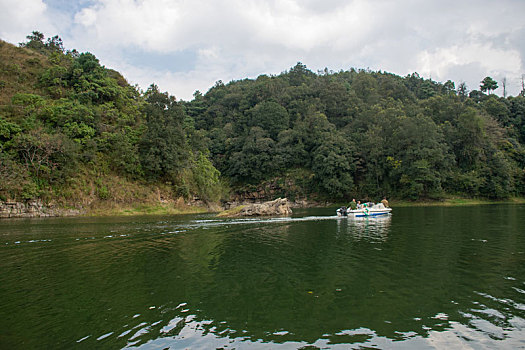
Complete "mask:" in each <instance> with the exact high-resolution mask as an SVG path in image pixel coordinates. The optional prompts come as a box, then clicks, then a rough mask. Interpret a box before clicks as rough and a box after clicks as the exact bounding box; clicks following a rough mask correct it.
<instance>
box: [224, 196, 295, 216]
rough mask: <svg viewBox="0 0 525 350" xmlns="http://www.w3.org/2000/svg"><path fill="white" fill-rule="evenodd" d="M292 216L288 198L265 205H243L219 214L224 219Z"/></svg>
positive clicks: (265, 203)
mask: <svg viewBox="0 0 525 350" xmlns="http://www.w3.org/2000/svg"><path fill="white" fill-rule="evenodd" d="M291 214H292V209H291V208H290V203H289V202H288V199H286V198H277V199H275V200H273V201H269V202H264V203H253V204H246V205H241V206H238V207H236V208H233V209H230V210H226V211H224V212H222V213H220V214H219V216H222V217H238V216H270V215H278V216H288V215H291Z"/></svg>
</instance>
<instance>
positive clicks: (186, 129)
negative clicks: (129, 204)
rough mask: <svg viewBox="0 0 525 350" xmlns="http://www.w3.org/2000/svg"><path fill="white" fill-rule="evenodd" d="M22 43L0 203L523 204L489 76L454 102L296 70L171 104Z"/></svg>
mask: <svg viewBox="0 0 525 350" xmlns="http://www.w3.org/2000/svg"><path fill="white" fill-rule="evenodd" d="M27 39H28V40H27V42H25V43H22V44H20V47H15V46H13V45H11V44H8V43H6V42H2V41H0V55H1V60H0V199H31V198H37V197H38V198H43V199H44V200H60V201H63V202H64V203H75V201H78V200H79V198H86V197H89V198H92V199H96V200H98V201H104V200H123V201H125V200H140V198H141V196H142V197H147V196H148V193H149V192H152V191H153V188H156V189H157V190H159V189H160V190H161V191H162V194H163V196H171V197H173V198H177V197H182V198H186V199H189V198H195V197H198V198H201V199H203V200H205V201H208V202H213V201H215V202H216V201H219V200H221V199H224V200H226V199H228V198H229V197H230V196H231V195H234V194H236V193H237V194H248V193H253V192H258V193H262V195H261V196H262V197H263V198H264V197H266V198H268V199H271V198H270V197H275V196H287V197H289V198H291V199H299V198H301V199H302V198H308V199H317V200H343V199H348V198H349V197H350V196H356V197H360V198H372V199H373V198H376V199H377V197H379V196H382V195H387V196H389V197H394V198H406V199H423V198H424V199H427V198H430V199H439V198H442V197H443V196H445V195H450V194H452V195H460V196H467V197H484V198H492V199H500V198H507V197H511V196H523V195H524V194H525V148H524V147H523V145H524V144H525V96H524V92H525V91H522V92H521V94H520V96H516V97H507V98H502V97H498V96H496V95H494V94H492V93H491V92H492V91H493V90H495V89H496V88H497V82H496V81H494V80H493V79H491V78H490V77H486V78H485V79H483V80H482V82H481V85H480V90H472V91H470V92H469V91H468V89H467V87H466V86H465V84H464V83H461V84H459V86H458V87H457V89H456V86H455V84H454V82H452V81H447V82H445V83H440V82H436V81H433V80H429V79H424V78H421V77H420V76H419V75H418V74H417V73H414V74H411V75H408V76H406V77H400V76H397V75H394V74H390V73H385V72H373V71H369V70H356V69H350V70H348V71H340V72H331V71H328V70H326V69H325V70H324V71H321V72H317V73H314V72H312V71H311V70H309V69H308V68H307V67H306V66H305V65H303V64H301V63H298V64H297V65H296V66H294V67H292V68H290V69H289V70H288V71H286V72H283V73H281V74H280V75H277V76H267V75H261V76H259V77H258V78H257V79H255V80H253V79H245V80H240V81H232V82H230V83H228V84H224V83H222V82H221V81H219V82H217V83H216V84H215V85H214V86H213V87H211V88H210V89H209V91H208V92H206V93H205V94H202V93H200V92H198V91H197V92H195V94H194V99H193V100H192V101H177V100H176V99H175V97H173V96H170V95H169V94H168V93H167V92H162V91H159V89H158V87H157V86H155V85H151V86H150V87H149V88H148V89H147V90H146V91H145V92H143V91H141V90H140V89H139V88H138V87H136V86H135V87H134V86H130V85H129V84H128V83H127V82H126V80H125V79H124V77H122V76H121V75H120V74H119V73H118V72H116V71H114V70H111V69H107V68H105V67H104V66H102V65H101V64H100V62H99V61H98V59H97V58H96V57H95V56H94V55H93V54H91V53H78V52H77V51H75V50H72V51H67V50H65V49H64V47H63V44H62V41H61V40H60V38H59V37H57V36H55V37H53V38H49V39H47V40H46V39H45V37H44V36H43V35H42V34H41V33H39V32H33V34H32V35H30V36H28V37H27ZM482 78H483V77H480V80H481V79H482ZM145 188H147V189H148V190H144V191H142V192H141V191H140V190H139V189H145ZM160 190H159V191H160ZM148 191H149V192H148ZM126 193H129V194H126Z"/></svg>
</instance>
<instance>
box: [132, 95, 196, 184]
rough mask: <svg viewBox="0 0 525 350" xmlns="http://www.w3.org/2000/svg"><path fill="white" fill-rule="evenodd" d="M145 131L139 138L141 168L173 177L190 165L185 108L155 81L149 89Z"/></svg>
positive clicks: (151, 174)
mask: <svg viewBox="0 0 525 350" xmlns="http://www.w3.org/2000/svg"><path fill="white" fill-rule="evenodd" d="M145 96H146V102H147V104H146V106H145V108H144V112H145V115H146V131H145V133H144V135H143V136H142V140H141V142H140V156H141V163H142V168H143V169H144V172H145V173H146V175H147V176H148V177H150V178H152V179H159V178H163V177H164V178H174V177H176V174H177V173H178V172H180V171H181V170H182V169H183V168H184V167H186V166H187V160H188V158H189V152H188V149H187V147H186V138H185V134H184V129H183V122H184V118H185V115H184V111H183V109H182V107H181V106H180V105H179V104H178V103H177V101H176V100H175V98H174V97H173V96H169V95H168V94H167V93H161V92H160V91H159V89H158V87H157V86H155V85H152V86H150V88H149V89H148V91H146V95H145Z"/></svg>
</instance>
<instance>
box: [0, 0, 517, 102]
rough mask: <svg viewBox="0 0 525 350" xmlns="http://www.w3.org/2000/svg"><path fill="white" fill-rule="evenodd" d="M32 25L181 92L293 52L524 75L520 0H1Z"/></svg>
mask: <svg viewBox="0 0 525 350" xmlns="http://www.w3.org/2000/svg"><path fill="white" fill-rule="evenodd" d="M33 30H38V31H40V32H42V33H44V34H45V35H46V37H51V36H54V35H59V36H60V37H61V38H62V39H63V40H64V44H65V47H66V48H67V49H73V48H76V49H77V50H78V51H81V52H85V51H89V52H91V53H94V54H95V55H96V56H97V57H98V58H99V59H100V61H101V63H102V64H103V65H105V66H106V67H109V68H113V69H116V70H118V71H120V72H121V73H123V74H124V76H125V77H126V78H127V79H128V81H129V82H130V83H132V84H138V85H139V86H140V87H141V88H143V89H146V88H147V87H148V86H149V85H150V84H151V83H153V82H155V83H156V84H158V85H159V87H160V88H161V89H162V90H165V91H169V93H170V94H172V95H175V96H176V97H177V98H179V99H184V100H190V99H192V95H193V92H194V91H195V90H200V91H202V92H206V91H207V90H208V89H209V88H210V87H211V86H212V85H213V84H214V83H215V82H216V81H217V80H222V81H224V82H228V81H231V80H237V79H243V78H246V77H248V78H255V77H257V76H258V75H260V74H279V73H281V72H283V71H285V70H287V69H289V68H290V67H292V66H294V65H295V64H296V63H297V62H302V63H304V64H306V65H307V66H308V68H310V69H311V70H313V71H314V72H315V71H317V70H322V69H324V68H325V67H327V68H328V69H329V70H334V71H339V70H341V69H342V70H347V69H349V68H351V67H355V68H370V69H372V70H382V71H387V72H392V73H395V74H399V75H403V76H404V75H406V74H410V73H412V72H418V73H419V74H420V75H421V76H423V77H425V78H429V77H431V78H432V79H434V80H437V81H441V82H444V81H446V80H448V79H451V80H453V81H454V82H456V86H457V85H458V84H459V82H463V81H464V82H466V84H467V86H468V88H469V89H478V88H479V82H480V81H481V80H482V79H483V78H484V77H486V76H491V77H493V78H494V79H496V80H498V82H499V85H500V87H501V85H502V84H501V81H502V79H503V78H504V77H505V78H506V79H507V93H508V94H510V95H516V94H518V93H519V91H520V90H521V77H522V74H525V1H523V0H499V1H493V0H475V1H474V0H453V1H452V0H426V1H420V0H396V1H392V0H368V1H365V0H353V1H352V0H346V1H345V0H0V38H1V39H3V40H6V41H8V42H11V43H14V44H16V43H19V42H22V41H24V40H25V37H26V36H27V35H28V34H30V33H31V32H32V31H33ZM496 93H498V94H500V95H502V94H503V89H502V88H499V89H498V90H497V91H496Z"/></svg>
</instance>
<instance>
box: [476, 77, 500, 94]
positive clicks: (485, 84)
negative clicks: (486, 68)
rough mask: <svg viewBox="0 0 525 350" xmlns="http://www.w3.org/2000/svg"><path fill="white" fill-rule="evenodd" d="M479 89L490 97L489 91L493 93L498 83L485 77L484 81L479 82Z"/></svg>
mask: <svg viewBox="0 0 525 350" xmlns="http://www.w3.org/2000/svg"><path fill="white" fill-rule="evenodd" d="M479 88H480V90H481V91H483V92H485V91H487V92H488V93H489V95H490V93H491V91H494V90H496V89H497V88H498V82H497V81H495V80H494V79H492V78H491V77H485V79H483V80H482V81H481V85H480V86H479Z"/></svg>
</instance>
